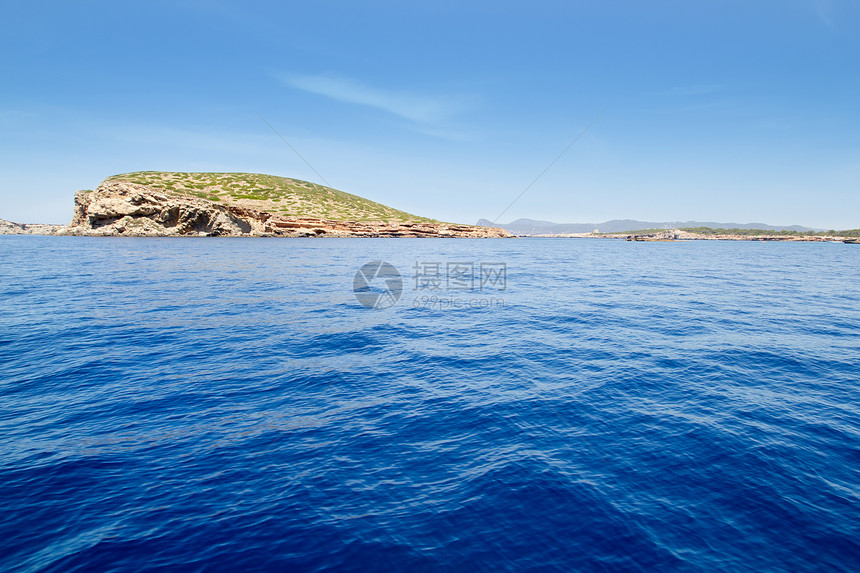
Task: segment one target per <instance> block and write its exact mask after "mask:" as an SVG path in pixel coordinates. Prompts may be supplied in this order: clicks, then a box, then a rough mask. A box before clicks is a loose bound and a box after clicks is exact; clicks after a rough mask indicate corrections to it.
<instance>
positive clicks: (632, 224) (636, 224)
mask: <svg viewBox="0 0 860 573" xmlns="http://www.w3.org/2000/svg"><path fill="white" fill-rule="evenodd" d="M476 224H477V225H478V226H480V227H500V228H502V229H505V230H506V231H508V232H509V233H513V234H514V235H561V234H567V233H591V232H593V231H594V230H595V229H596V230H597V231H598V232H600V233H623V232H625V231H636V230H640V229H680V228H687V227H710V228H714V229H762V230H765V231H798V232H801V233H808V232H813V231H815V229H811V228H809V227H802V226H800V225H782V226H780V225H766V224H764V223H716V222H710V221H671V222H653V221H637V220H635V219H613V220H611V221H606V222H604V223H553V222H551V221H538V220H535V219H517V220H516V221H512V222H510V223H507V224H505V225H500V224H497V223H493V222H492V221H488V220H487V219H480V220H479V221H478V222H477V223H476Z"/></svg>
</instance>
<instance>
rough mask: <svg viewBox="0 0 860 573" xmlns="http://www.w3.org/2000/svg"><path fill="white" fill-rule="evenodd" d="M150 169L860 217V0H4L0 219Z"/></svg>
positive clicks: (505, 198) (407, 204)
mask: <svg viewBox="0 0 860 573" xmlns="http://www.w3.org/2000/svg"><path fill="white" fill-rule="evenodd" d="M595 120H596V121H595ZM276 132H277V133H276ZM281 138H283V139H281ZM571 144H572V145H571ZM293 149H295V151H294V150H293ZM559 155H560V156H559ZM547 167H549V169H547ZM149 170H159V171H230V172H236V171H238V172H255V173H269V174H273V175H281V176H286V177H295V178H298V179H305V180H310V181H314V182H317V183H321V184H327V185H330V186H332V187H334V188H337V189H341V190H343V191H347V192H350V193H355V194H358V195H361V196H363V197H367V198H369V199H372V200H374V201H379V202H381V203H385V204H388V205H391V206H393V207H396V208H398V209H402V210H405V211H408V212H411V213H414V214H418V215H422V216H428V217H433V218H436V219H440V220H445V221H452V222H460V223H474V222H476V221H477V220H478V219H479V218H486V219H490V220H497V221H498V222H500V223H505V222H509V221H512V220H514V219H518V218H522V217H525V218H531V219H541V220H549V221H554V222H595V223H596V222H602V221H606V220H609V219H624V218H630V219H640V220H647V221H687V220H699V221H724V222H735V223H748V222H761V223H768V224H774V225H791V224H800V225H806V226H810V227H815V228H822V229H831V228H832V229H848V228H858V227H860V1H858V0H779V1H765V0H761V1H750V0H743V1H736V0H721V1H709V0H700V1H696V2H692V1H690V0H683V1H666V0H656V1H652V2H641V1H612V0H609V1H605V2H593V1H588V2H586V1H577V0H567V1H561V2H555V1H541V0H534V1H532V2H528V3H526V2H503V1H495V2H472V1H469V0H460V1H457V2H448V1H445V0H437V1H434V2H427V3H412V2H402V1H390V2H389V1H379V2H377V1H368V2H360V3H359V2H347V1H334V0H321V1H317V2H290V1H287V2H255V1H243V2H231V1H227V0H186V1H183V0H176V1H170V2H165V1H160V0H148V1H147V2H116V1H115V0H111V1H105V2H100V1H89V0H79V1H76V2H69V1H64V2H51V1H41V2H32V1H31V0H4V2H3V3H2V6H0V218H2V219H7V220H12V221H17V222H26V223H37V222H39V223H68V221H69V220H70V219H71V216H72V210H73V194H74V191H76V190H79V189H93V188H95V187H96V186H97V185H98V184H99V182H100V181H102V180H103V179H104V178H105V177H108V176H110V175H113V174H118V173H125V172H131V171H149ZM541 174H542V175H541ZM518 196H519V199H517V200H516V201H515V199H516V198H517V197H518ZM511 202H513V204H512V205H511ZM509 205H510V208H508V209H507V210H505V209H506V207H508V206H509Z"/></svg>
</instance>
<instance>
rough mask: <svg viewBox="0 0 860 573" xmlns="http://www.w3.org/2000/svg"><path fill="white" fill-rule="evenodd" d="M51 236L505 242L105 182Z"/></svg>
mask: <svg viewBox="0 0 860 573" xmlns="http://www.w3.org/2000/svg"><path fill="white" fill-rule="evenodd" d="M56 234H65V235H87V236H126V237H174V236H175V237H180V236H181V237H188V236H201V237H203V236H205V237H210V236H220V237H320V236H324V237H476V238H484V237H488V238H491V237H509V236H510V235H509V234H508V233H507V231H504V230H502V229H494V228H486V227H474V226H471V225H455V224H447V223H427V222H409V221H404V222H381V221H380V222H374V221H335V220H327V219H321V218H309V217H288V216H284V215H279V214H277V213H272V212H268V211H262V210H256V209H252V208H247V207H242V206H238V205H231V204H220V203H219V202H216V201H212V200H208V199H204V198H200V197H196V196H193V195H192V196H188V195H180V194H177V193H168V192H164V191H162V190H159V189H157V188H154V187H152V186H148V185H141V184H136V183H131V182H128V181H122V180H111V179H108V180H107V181H105V182H104V183H102V184H101V185H99V187H98V188H97V189H96V190H95V191H79V192H78V193H76V194H75V213H74V216H73V218H72V222H71V223H70V224H69V226H68V227H66V228H65V229H63V230H61V231H58V232H57V233H56Z"/></svg>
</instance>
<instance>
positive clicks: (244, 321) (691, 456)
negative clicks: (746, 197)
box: [0, 236, 860, 573]
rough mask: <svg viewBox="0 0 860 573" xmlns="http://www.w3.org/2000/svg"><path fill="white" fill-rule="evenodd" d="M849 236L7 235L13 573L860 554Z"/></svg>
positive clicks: (859, 374)
mask: <svg viewBox="0 0 860 573" xmlns="http://www.w3.org/2000/svg"><path fill="white" fill-rule="evenodd" d="M859 279H860V246H856V245H845V244H841V243H838V244H837V243H794V242H732V241H690V242H625V241H618V240H608V239H605V240H598V239H540V238H529V239H498V240H496V239H477V240H471V239H401V238H398V239H334V238H329V239H260V238H256V239H250V238H95V237H43V236H3V237H0V405H2V408H0V436H2V439H0V570H3V571H13V572H36V571H51V572H76V571H81V572H83V571H86V572H90V571H177V572H179V571H181V572H188V571H231V572H233V571H355V572H373V571H409V572H413V571H417V572H420V571H428V572H429V571H433V572H436V571H467V572H469V573H474V572H477V571H493V572H497V571H565V572H576V571H584V572H598V571H599V572H609V571H624V572H626V571H630V572H634V571H641V572H652V571H755V572H759V573H760V572H768V571H791V572H800V571H845V572H849V571H850V572H857V571H860V384H858V383H860V280H859Z"/></svg>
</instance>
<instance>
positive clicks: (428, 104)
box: [277, 74, 470, 125]
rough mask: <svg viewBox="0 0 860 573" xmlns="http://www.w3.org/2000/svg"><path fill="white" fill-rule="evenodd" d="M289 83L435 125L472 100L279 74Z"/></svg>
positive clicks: (340, 79) (324, 76)
mask: <svg viewBox="0 0 860 573" xmlns="http://www.w3.org/2000/svg"><path fill="white" fill-rule="evenodd" d="M277 77H278V79H280V80H281V81H283V82H284V83H285V84H287V85H288V86H290V87H292V88H295V89H298V90H302V91H305V92H309V93H313V94H318V95H321V96H325V97H328V98H331V99H334V100H337V101H342V102H346V103H352V104H357V105H364V106H369V107H373V108H376V109H381V110H383V111H386V112H388V113H391V114H393V115H396V116H399V117H402V118H404V119H408V120H409V121H412V122H414V123H417V124H424V125H434V124H438V123H441V122H444V121H446V120H448V119H450V118H451V117H452V116H454V115H455V114H457V113H458V112H460V111H462V110H464V109H465V108H467V107H468V106H469V104H470V102H469V101H468V98H464V97H457V96H432V97H428V96H423V95H417V94H411V93H406V92H398V91H392V90H385V89H380V88H376V87H372V86H368V85H366V84H363V83H360V82H357V81H354V80H350V79H345V78H339V77H335V76H329V75H313V76H306V75H292V74H280V75H277Z"/></svg>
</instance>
